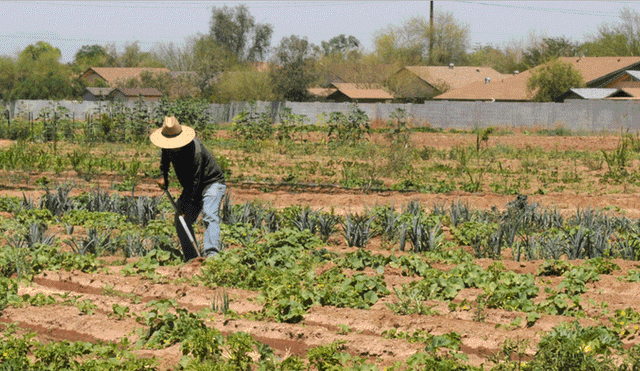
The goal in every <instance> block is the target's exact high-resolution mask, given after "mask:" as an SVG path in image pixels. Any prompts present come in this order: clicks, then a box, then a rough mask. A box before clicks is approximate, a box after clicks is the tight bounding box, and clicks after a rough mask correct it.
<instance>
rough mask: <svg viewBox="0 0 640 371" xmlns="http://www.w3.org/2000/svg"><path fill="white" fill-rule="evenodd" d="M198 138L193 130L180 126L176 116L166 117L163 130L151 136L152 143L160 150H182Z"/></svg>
mask: <svg viewBox="0 0 640 371" xmlns="http://www.w3.org/2000/svg"><path fill="white" fill-rule="evenodd" d="M195 137H196V132H195V130H193V129H192V128H190V127H188V126H184V125H180V123H179V122H178V119H176V118H175V117H174V116H171V117H165V118H164V123H163V124H162V128H160V129H158V130H156V131H154V132H153V133H151V135H149V139H150V140H151V143H153V144H155V145H156V146H158V147H160V148H167V149H169V148H180V147H184V146H186V145H187V144H189V143H191V141H192V140H193V138H195Z"/></svg>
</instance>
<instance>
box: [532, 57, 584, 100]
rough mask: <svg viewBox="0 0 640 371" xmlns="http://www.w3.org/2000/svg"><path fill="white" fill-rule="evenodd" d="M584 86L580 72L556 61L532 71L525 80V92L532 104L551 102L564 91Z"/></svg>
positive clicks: (569, 65)
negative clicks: (529, 96) (530, 98)
mask: <svg viewBox="0 0 640 371" xmlns="http://www.w3.org/2000/svg"><path fill="white" fill-rule="evenodd" d="M584 85H585V84H584V79H583V77H582V75H581V74H580V72H579V71H578V70H576V69H575V68H573V66H572V65H571V64H569V63H567V62H563V61H561V60H558V59H556V60H553V61H551V62H548V63H546V64H545V65H543V66H541V67H539V68H536V69H534V70H532V71H531V77H529V80H527V90H528V92H529V94H530V95H531V96H532V100H533V101H534V102H553V101H554V99H555V98H556V97H558V96H559V95H560V94H562V93H564V92H565V91H567V90H569V89H571V88H580V87H583V86H584Z"/></svg>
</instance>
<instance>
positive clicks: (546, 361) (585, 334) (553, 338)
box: [526, 321, 622, 371]
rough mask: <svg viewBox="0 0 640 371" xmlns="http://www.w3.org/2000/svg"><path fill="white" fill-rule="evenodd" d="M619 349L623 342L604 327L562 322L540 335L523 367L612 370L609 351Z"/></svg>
mask: <svg viewBox="0 0 640 371" xmlns="http://www.w3.org/2000/svg"><path fill="white" fill-rule="evenodd" d="M620 349H622V342H621V341H620V340H619V338H618V336H617V335H616V334H615V333H614V332H613V331H612V330H610V329H608V328H606V327H603V326H597V327H582V326H581V325H580V324H579V323H578V322H577V321H575V322H571V323H562V324H560V325H558V326H556V327H554V328H553V330H552V331H551V332H549V333H547V334H546V335H545V336H543V338H542V339H541V340H540V342H539V343H538V350H537V352H536V354H535V355H534V357H533V359H532V360H531V361H529V362H528V363H527V368H526V369H528V370H539V369H544V370H550V371H560V370H612V369H613V367H612V366H610V365H612V363H611V362H612V359H611V355H612V352H613V351H615V350H620Z"/></svg>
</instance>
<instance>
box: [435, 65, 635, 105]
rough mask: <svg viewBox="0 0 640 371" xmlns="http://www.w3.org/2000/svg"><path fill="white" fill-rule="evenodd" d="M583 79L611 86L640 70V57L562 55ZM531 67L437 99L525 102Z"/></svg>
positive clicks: (591, 85)
mask: <svg viewBox="0 0 640 371" xmlns="http://www.w3.org/2000/svg"><path fill="white" fill-rule="evenodd" d="M559 59H560V60H561V61H563V62H566V63H570V64H571V65H572V66H573V67H574V68H575V69H577V70H578V71H579V72H580V73H581V74H582V77H583V79H584V82H585V84H586V87H587V88H609V87H614V86H610V85H611V84H614V83H615V82H616V81H618V80H619V79H620V77H622V76H624V75H627V73H626V72H627V71H633V70H640V57H562V58H559ZM540 67H541V66H538V67H534V68H532V69H530V70H527V71H524V72H522V73H518V74H515V75H505V77H503V78H501V79H498V80H490V81H486V82H485V81H480V82H475V83H472V84H470V85H467V86H465V87H462V88H459V89H453V90H450V91H448V92H446V93H444V94H440V95H438V96H435V97H434V98H433V99H436V100H458V101H493V100H495V101H503V102H526V101H530V100H531V96H530V95H529V93H528V91H527V80H529V78H530V77H531V71H533V70H535V69H537V68H540Z"/></svg>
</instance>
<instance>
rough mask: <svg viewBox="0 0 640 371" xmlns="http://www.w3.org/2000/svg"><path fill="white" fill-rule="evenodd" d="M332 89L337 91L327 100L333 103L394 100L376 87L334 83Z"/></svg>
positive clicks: (387, 93)
mask: <svg viewBox="0 0 640 371" xmlns="http://www.w3.org/2000/svg"><path fill="white" fill-rule="evenodd" d="M330 88H335V89H336V90H335V91H334V92H333V93H331V94H329V95H328V96H327V97H326V99H327V100H329V101H333V102H358V103H384V102H390V101H392V100H393V98H394V97H393V95H391V94H390V93H389V92H387V91H386V90H384V89H382V88H381V87H379V86H376V85H360V84H348V83H333V84H331V86H330Z"/></svg>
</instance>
